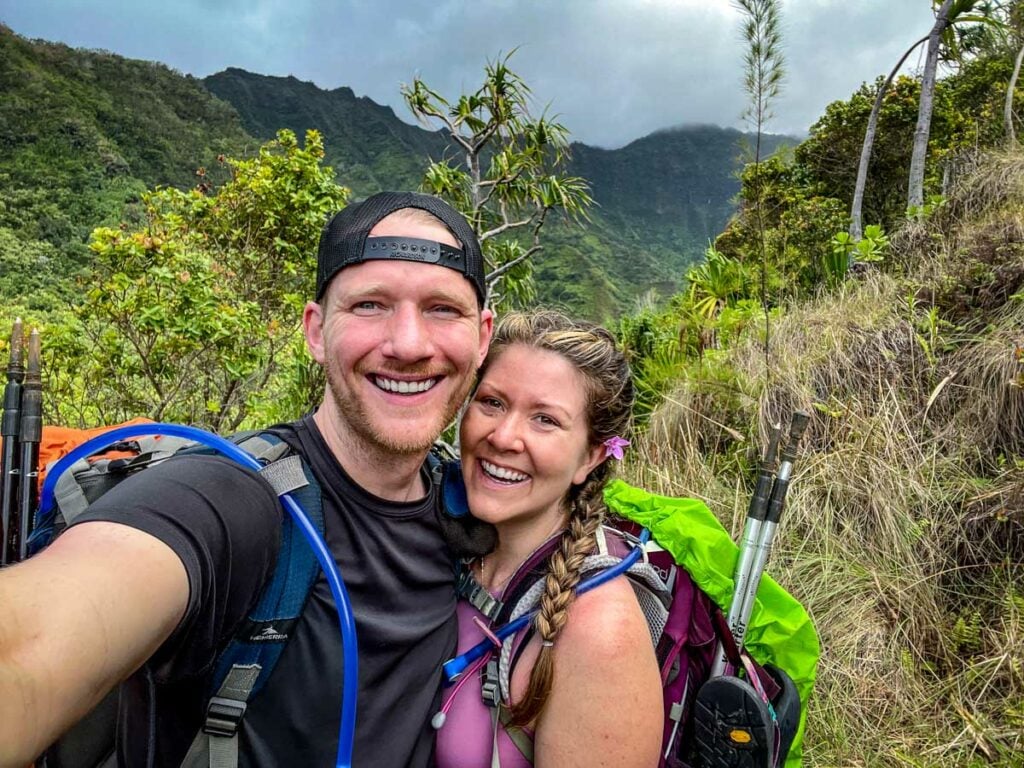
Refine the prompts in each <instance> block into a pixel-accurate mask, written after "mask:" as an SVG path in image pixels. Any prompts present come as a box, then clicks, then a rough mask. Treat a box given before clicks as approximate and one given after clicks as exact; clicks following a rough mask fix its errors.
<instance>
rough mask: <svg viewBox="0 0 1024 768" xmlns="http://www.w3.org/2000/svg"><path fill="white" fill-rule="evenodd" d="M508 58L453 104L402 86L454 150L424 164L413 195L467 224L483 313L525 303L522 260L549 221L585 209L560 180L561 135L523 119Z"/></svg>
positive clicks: (415, 86) (543, 121)
mask: <svg viewBox="0 0 1024 768" xmlns="http://www.w3.org/2000/svg"><path fill="white" fill-rule="evenodd" d="M513 53H515V51H513V52H512V53H510V54H508V55H507V56H504V57H501V58H499V59H498V60H496V61H494V62H489V63H488V64H487V66H486V68H485V74H484V81H483V84H482V85H481V86H480V87H479V88H478V89H477V90H476V91H474V92H472V93H468V94H462V95H461V96H459V98H458V99H457V100H455V101H448V100H447V99H446V98H444V97H443V96H441V95H440V94H439V93H437V92H436V91H433V90H431V89H430V88H429V87H428V86H427V85H426V83H424V82H423V81H422V80H421V79H419V78H418V77H417V78H416V79H414V80H413V82H412V84H411V85H404V86H402V95H403V96H404V97H405V102H406V104H407V105H408V106H409V109H410V110H412V113H413V114H414V115H415V116H416V117H417V118H418V119H419V120H420V121H421V122H422V123H424V124H426V125H428V126H429V125H440V127H441V129H442V130H443V131H444V132H445V133H446V134H447V135H448V138H449V141H450V142H451V146H452V147H454V148H455V155H454V156H451V157H444V158H441V159H440V160H436V161H434V162H432V163H431V164H430V166H429V167H428V168H427V171H426V173H425V176H424V181H423V187H424V188H425V189H426V190H427V191H428V192H431V193H433V194H436V195H439V196H441V197H443V198H445V199H447V200H448V201H449V202H450V203H451V204H452V205H454V206H455V207H456V208H457V209H458V210H459V211H461V212H462V213H463V214H464V215H465V216H466V218H467V219H468V220H469V222H470V223H471V224H472V225H473V228H474V230H475V231H476V233H477V237H478V238H479V239H480V244H481V247H482V248H483V252H484V259H485V261H486V265H485V266H486V269H487V275H486V282H487V287H488V294H489V302H490V303H491V304H492V305H499V304H501V303H507V304H523V303H525V302H527V301H528V300H529V299H530V298H531V297H532V281H531V266H532V265H531V264H530V259H531V258H532V257H534V256H535V255H536V254H537V253H538V252H539V251H540V250H542V248H543V244H542V243H541V239H540V233H541V229H542V228H543V226H544V224H545V222H546V221H547V220H548V219H549V217H550V215H551V214H552V213H558V214H561V215H562V216H564V217H565V218H566V219H568V220H579V219H585V218H586V212H587V209H588V208H589V206H590V205H591V204H592V202H593V199H592V198H591V196H590V189H589V187H588V185H587V183H586V181H585V180H584V179H582V178H579V177H575V176H570V175H568V174H566V173H565V168H566V166H567V164H568V160H569V132H568V130H567V129H566V128H565V126H563V125H562V124H561V123H559V122H557V121H556V120H554V119H552V118H550V117H548V116H547V114H541V115H540V116H539V117H533V116H532V114H531V106H530V100H531V94H530V89H529V87H528V86H527V84H526V83H525V82H524V81H523V79H522V78H521V77H520V76H519V75H517V74H516V73H515V72H513V71H512V70H511V69H510V68H509V66H508V60H509V58H510V57H511V56H512V54H513Z"/></svg>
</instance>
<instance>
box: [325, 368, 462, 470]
mask: <svg viewBox="0 0 1024 768" xmlns="http://www.w3.org/2000/svg"><path fill="white" fill-rule="evenodd" d="M324 368H325V371H326V375H327V388H328V389H329V390H330V392H331V398H332V399H333V400H334V404H335V406H336V407H337V409H338V413H339V414H340V416H341V418H342V419H343V420H344V421H345V423H346V425H347V426H348V428H349V430H350V431H351V432H352V433H353V434H354V435H355V436H356V437H358V438H360V439H361V440H363V441H364V442H365V443H366V445H368V446H376V447H377V448H379V449H380V450H382V451H383V452H386V453H389V454H393V455H399V456H413V455H416V454H419V453H426V452H427V451H428V450H430V446H431V445H433V444H434V441H435V440H437V438H438V437H440V435H441V432H442V431H444V429H445V427H447V426H448V425H449V424H451V423H452V421H453V420H454V419H455V417H456V415H458V413H459V410H460V408H461V407H462V404H463V402H465V400H466V398H467V397H468V396H469V393H470V392H471V391H472V388H473V384H474V382H475V380H476V372H475V371H474V372H473V373H471V374H469V375H467V376H466V377H465V381H464V382H463V384H462V386H461V387H460V388H459V389H458V390H457V391H454V392H452V396H451V397H450V398H449V399H448V402H447V403H446V404H445V406H444V409H443V411H441V412H440V416H439V417H438V418H437V421H436V422H435V423H434V424H432V425H431V427H430V429H429V431H428V435H429V437H428V436H418V435H414V434H396V433H395V432H393V431H388V432H384V431H382V430H380V429H378V428H377V427H376V426H375V425H374V424H373V419H372V417H371V416H370V415H369V413H368V412H367V409H366V408H365V401H364V400H363V399H362V398H359V397H356V396H354V395H352V394H351V393H350V394H348V396H345V395H344V393H345V392H346V389H345V388H344V387H342V386H341V385H340V384H339V382H338V381H337V379H339V378H340V375H339V374H338V373H337V372H336V371H335V370H334V369H333V368H332V367H331V366H330V365H327V366H324ZM404 373H406V374H408V373H419V372H414V371H405V372H404ZM356 374H357V375H359V372H358V371H356ZM454 375H455V374H454V372H453V371H449V372H447V374H446V378H447V377H452V376H454Z"/></svg>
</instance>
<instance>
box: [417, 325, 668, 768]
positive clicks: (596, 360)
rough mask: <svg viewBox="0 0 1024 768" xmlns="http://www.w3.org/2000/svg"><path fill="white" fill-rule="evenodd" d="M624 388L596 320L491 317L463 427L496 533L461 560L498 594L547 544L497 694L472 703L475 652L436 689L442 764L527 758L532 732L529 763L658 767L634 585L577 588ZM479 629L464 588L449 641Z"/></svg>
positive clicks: (484, 628)
mask: <svg viewBox="0 0 1024 768" xmlns="http://www.w3.org/2000/svg"><path fill="white" fill-rule="evenodd" d="M632 400H633V388H632V384H631V382H630V378H629V367H628V365H627V363H626V361H625V358H624V357H623V355H622V354H621V352H619V351H618V350H617V349H616V347H615V343H614V340H613V338H612V336H611V334H609V333H608V332H607V331H606V330H604V329H603V328H600V327H597V326H594V325H592V324H590V323H586V322H580V321H573V320H570V319H569V318H567V317H565V316H564V315H562V314H560V313H557V312H534V313H529V314H513V315H509V316H508V317H506V318H505V319H503V320H502V321H501V322H500V323H499V325H498V327H497V329H496V331H495V335H494V339H493V340H492V342H491V347H490V353H489V354H488V357H487V359H486V360H485V361H484V365H483V367H482V368H481V376H480V381H479V384H478V386H477V389H476V392H475V393H474V395H473V397H472V399H471V401H470V404H469V407H468V409H467V410H466V413H465V415H464V417H463V421H462V429H461V433H460V439H461V447H462V463H463V476H464V478H465V482H466V491H467V496H468V500H469V506H470V509H471V510H472V512H473V514H474V515H475V516H476V517H477V518H479V519H481V520H485V521H487V522H490V523H493V524H494V526H495V528H496V529H497V534H498V543H497V545H496V547H495V549H494V551H493V552H492V553H491V554H489V555H486V556H485V557H483V558H478V559H476V560H474V561H473V562H471V563H469V564H468V568H469V569H470V570H471V572H472V575H473V576H474V577H475V579H476V581H477V582H478V583H479V584H480V585H481V586H482V587H484V588H485V589H486V590H487V591H488V592H489V593H490V594H491V595H492V596H494V597H495V598H498V599H501V597H502V596H503V590H504V587H505V586H506V585H507V584H508V583H509V581H510V580H512V577H513V575H514V574H515V572H516V570H517V569H518V568H519V567H520V565H522V564H523V563H524V562H526V561H527V560H528V559H529V558H530V556H531V554H532V553H534V552H535V551H536V550H538V548H540V547H542V546H543V545H544V544H545V542H549V540H550V539H552V537H555V538H557V540H558V541H557V546H555V549H554V553H553V554H552V555H551V556H550V559H549V561H548V563H547V576H546V578H545V580H544V594H543V596H542V597H541V600H540V611H539V613H538V614H537V616H536V618H535V619H534V621H533V622H532V628H533V630H534V631H533V632H532V633H530V634H529V636H528V639H527V640H526V641H525V645H524V647H523V649H522V651H521V653H520V655H519V656H518V659H517V661H516V662H515V664H514V666H513V667H512V672H511V676H510V680H509V684H508V689H509V693H510V696H509V697H508V698H509V700H507V701H502V702H501V705H500V706H499V707H497V708H494V709H490V710H489V709H488V708H487V707H486V706H485V705H484V703H483V699H482V688H483V687H484V682H482V680H484V681H485V682H486V670H487V666H488V665H486V664H485V665H482V666H480V668H479V669H473V668H471V671H470V672H467V673H466V674H465V675H464V676H463V678H462V679H460V681H459V683H458V684H456V686H453V687H451V688H449V689H448V691H447V692H446V696H445V704H444V710H443V711H444V712H445V713H446V716H445V717H444V718H441V720H444V721H445V723H446V724H445V725H444V726H443V727H441V728H440V730H439V732H438V742H437V759H438V766H440V768H454V767H456V766H459V767H461V766H474V767H475V766H488V765H491V766H493V765H500V766H501V767H502V768H518V767H519V766H528V765H531V762H530V760H529V759H528V757H526V756H524V753H525V754H526V755H528V754H529V752H530V746H531V741H532V748H533V755H532V759H533V762H532V764H534V765H537V766H558V768H572V767H573V766H616V768H631V767H633V766H635V767H636V768H649V767H650V766H654V765H657V762H658V751H659V746H660V744H661V733H662V703H661V682H660V676H659V672H658V667H657V663H656V661H655V656H654V647H653V644H652V642H651V635H650V632H649V630H648V628H647V623H646V622H645V620H644V617H643V614H642V612H641V610H640V606H639V604H638V603H637V600H636V598H635V597H634V594H633V591H632V589H631V587H630V586H629V583H628V582H627V581H626V578H625V577H618V578H616V579H613V580H612V581H610V582H608V583H607V584H604V585H602V586H600V587H598V588H596V589H594V590H592V591H590V592H587V593H584V594H582V595H579V596H576V595H575V593H574V588H575V587H576V586H577V584H578V583H579V581H580V576H581V566H582V565H583V561H584V559H585V558H586V557H587V556H588V555H590V554H592V553H593V552H594V550H595V547H596V540H595V535H596V534H597V532H598V529H599V527H600V525H601V522H602V518H603V515H604V513H605V507H604V504H603V501H602V491H603V488H604V485H605V482H606V481H607V479H608V475H609V472H610V467H609V462H608V459H609V457H610V456H612V455H616V456H621V446H622V445H623V444H624V443H625V441H624V440H623V439H622V435H624V434H626V433H627V431H628V429H629V421H630V409H631V407H632ZM489 632H490V628H489V622H488V620H486V619H485V618H484V617H483V614H481V613H480V612H479V611H477V610H476V609H475V608H473V607H472V606H470V605H469V604H468V603H466V602H465V601H461V602H460V605H459V652H460V653H462V652H463V651H465V650H467V649H468V648H470V647H472V646H474V645H476V644H477V643H478V642H480V641H481V640H483V639H484V638H485V637H486V636H487V635H488V633H489ZM491 667H492V674H491V675H490V677H491V678H493V665H491ZM482 673H483V676H482ZM524 737H525V738H524ZM517 743H518V745H517Z"/></svg>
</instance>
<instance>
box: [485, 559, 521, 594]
mask: <svg viewBox="0 0 1024 768" xmlns="http://www.w3.org/2000/svg"><path fill="white" fill-rule="evenodd" d="M477 562H478V563H479V564H480V578H479V579H478V581H479V582H480V585H481V586H482V587H484V588H485V589H486V590H487V591H488V592H490V593H491V594H492V595H500V594H501V591H502V590H503V589H505V586H506V585H507V584H508V583H509V581H511V579H512V577H513V576H514V575H515V571H512V573H510V574H509V575H508V576H506V577H505V578H504V579H502V580H501V582H500V583H497V584H493V585H490V586H488V584H487V576H486V571H485V570H484V566H485V564H486V561H485V556H484V555H481V556H480V557H479V558H478V559H477ZM495 573H497V564H495V569H494V572H493V573H492V574H491V578H492V579H493V578H494V574H495Z"/></svg>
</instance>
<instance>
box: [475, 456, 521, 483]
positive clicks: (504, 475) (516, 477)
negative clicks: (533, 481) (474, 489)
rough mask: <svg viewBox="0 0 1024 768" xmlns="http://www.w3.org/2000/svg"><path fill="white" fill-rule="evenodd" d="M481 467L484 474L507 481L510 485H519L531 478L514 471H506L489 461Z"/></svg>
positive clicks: (481, 463) (482, 463)
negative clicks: (521, 481)
mask: <svg viewBox="0 0 1024 768" xmlns="http://www.w3.org/2000/svg"><path fill="white" fill-rule="evenodd" d="M480 466H481V467H483V468H484V472H486V473H487V474H488V475H491V476H492V477H496V478H498V479H499V480H507V481H509V482H510V483H518V482H519V481H520V480H525V479H526V478H528V477H529V475H524V474H523V473H522V472H516V471H515V470H514V469H505V467H499V466H498V465H497V464H491V462H489V461H481V462H480Z"/></svg>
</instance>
